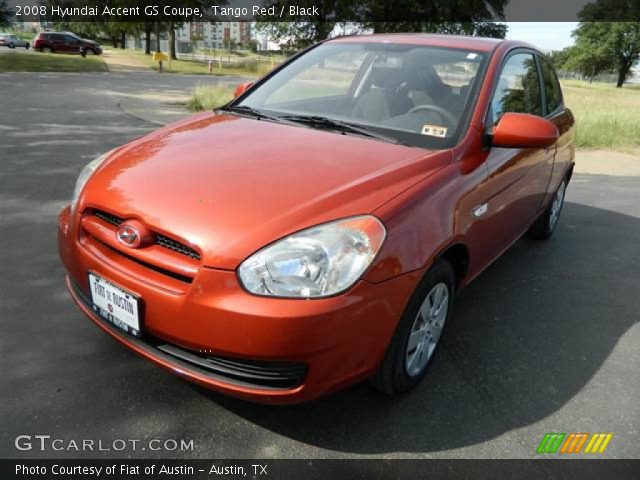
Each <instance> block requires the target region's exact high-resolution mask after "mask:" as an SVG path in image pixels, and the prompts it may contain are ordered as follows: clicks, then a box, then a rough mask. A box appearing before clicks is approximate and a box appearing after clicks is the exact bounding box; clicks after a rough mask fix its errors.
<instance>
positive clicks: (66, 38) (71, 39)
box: [64, 35, 78, 43]
mask: <svg viewBox="0 0 640 480" xmlns="http://www.w3.org/2000/svg"><path fill="white" fill-rule="evenodd" d="M64 41H65V42H67V43H76V42H77V41H78V39H77V38H76V37H72V36H71V35H65V36H64Z"/></svg>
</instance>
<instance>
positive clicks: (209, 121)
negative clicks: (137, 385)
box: [59, 34, 575, 403]
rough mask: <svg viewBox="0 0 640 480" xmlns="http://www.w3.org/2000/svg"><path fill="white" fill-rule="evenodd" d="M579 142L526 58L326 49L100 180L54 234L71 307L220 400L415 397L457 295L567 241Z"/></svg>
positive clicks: (95, 173) (413, 39) (142, 143)
mask: <svg viewBox="0 0 640 480" xmlns="http://www.w3.org/2000/svg"><path fill="white" fill-rule="evenodd" d="M574 137H575V128H574V118H573V115H572V114H571V112H570V110H569V109H567V108H566V107H565V105H564V102H563V97H562V91H561V89H560V85H559V83H558V79H557V78H556V75H555V73H554V70H553V67H552V66H551V64H550V63H549V61H548V60H547V59H546V58H545V57H544V55H542V54H541V53H540V52H539V51H538V50H536V49H535V48H534V47H532V46H530V45H527V44H523V43H519V42H513V41H504V40H494V39H482V38H471V37H469V38H467V37H452V36H438V35H420V34H416V35H371V36H354V37H344V38H338V39H332V40H329V41H325V42H323V43H320V44H318V45H315V46H313V47H311V48H309V49H307V50H306V51H304V52H302V53H301V54H299V55H297V56H295V57H293V58H292V59H290V60H289V61H287V62H286V63H285V64H283V65H282V66H280V67H278V68H277V69H275V70H274V71H272V72H271V73H269V74H268V75H266V76H265V77H263V78H261V79H260V80H258V81H256V82H255V83H254V84H244V85H241V86H239V87H238V88H237V89H236V98H235V99H234V100H233V101H231V102H230V103H229V104H227V105H225V106H224V107H222V108H220V109H218V110H216V111H213V112H208V113H204V114H200V115H197V116H195V117H191V118H188V119H186V120H183V121H181V122H178V123H175V124H173V125H169V126H167V127H165V128H162V129H160V130H158V131H156V132H153V133H151V134H149V135H146V136H144V137H142V138H139V139H137V140H134V141H133V142H131V143H129V144H127V145H124V146H122V147H119V148H116V149H115V150H112V151H111V152H108V153H106V154H104V155H102V156H101V157H99V158H97V159H96V160H94V161H93V162H91V163H89V164H88V165H87V166H86V167H85V168H84V170H82V172H81V173H80V176H79V178H78V181H77V184H76V187H75V192H74V194H73V200H72V202H71V205H70V206H68V207H67V208H65V209H64V210H63V211H62V213H61V214H60V218H59V250H60V255H61V257H62V260H63V262H64V264H65V266H66V268H67V270H68V277H67V286H68V288H69V291H70V293H71V296H72V298H73V299H74V301H75V302H76V303H77V304H78V305H79V307H80V308H81V309H82V310H83V311H84V313H85V314H86V315H87V316H88V317H89V318H90V319H91V320H92V321H93V322H95V323H96V324H97V325H98V326H99V327H100V328H101V329H103V330H104V331H105V332H107V333H109V334H110V335H111V336H113V337H114V338H115V339H117V340H118V341H120V342H121V343H123V344H124V345H126V346H127V347H129V348H131V349H132V350H134V351H135V352H137V353H139V354H140V355H142V356H143V357H146V358H147V359H149V360H151V361H153V362H155V363H157V364H158V365H160V366H162V367H164V368H166V369H168V370H170V371H172V372H173V373H175V374H177V375H179V376H181V377H182V378H185V379H187V380H189V381H192V382H195V383H197V384H199V385H202V386H204V387H207V388H211V389H213V390H217V391H219V392H223V393H226V394H229V395H233V396H236V397H240V398H243V399H247V400H253V401H259V402H267V403H292V402H301V401H306V400H310V399H314V398H316V397H319V396H321V395H324V394H327V393H329V392H332V391H335V390H337V389H340V388H343V387H345V386H347V385H350V384H353V383H354V382H358V381H361V380H364V379H371V380H372V384H373V385H374V386H375V387H377V388H378V389H380V390H382V391H383V392H386V393H388V394H394V393H398V392H404V391H406V390H409V389H410V388H412V387H413V386H415V385H416V384H417V383H418V382H419V381H420V380H421V379H422V378H423V377H424V375H425V373H426V371H427V367H428V365H429V363H430V361H431V360H432V358H433V355H434V351H435V350H436V347H437V345H438V342H439V340H440V338H441V334H442V331H443V327H444V326H445V324H446V322H447V320H448V319H449V317H450V316H451V311H452V304H453V298H454V294H455V293H456V292H457V291H459V290H460V289H461V288H463V287H464V286H465V285H466V284H467V283H469V282H470V281H471V280H472V279H473V278H475V277H476V276H477V275H478V274H479V273H480V272H482V270H483V269H485V268H486V267H487V266H488V265H489V264H490V263H491V262H492V261H494V260H495V259H496V258H497V257H498V256H499V255H500V254H501V253H502V252H503V251H505V250H506V249H507V248H509V246H510V245H511V244H512V243H514V242H515V241H516V240H517V239H518V238H519V237H520V236H521V235H522V234H523V233H525V232H529V234H530V235H531V236H533V237H535V238H539V239H544V238H547V237H549V235H551V234H552V232H553V231H554V229H555V227H556V225H557V222H558V218H559V215H560V211H561V209H562V205H563V200H564V194H565V189H566V187H567V184H568V182H569V180H570V178H571V173H572V169H573V165H574Z"/></svg>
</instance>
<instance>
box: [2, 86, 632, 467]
mask: <svg viewBox="0 0 640 480" xmlns="http://www.w3.org/2000/svg"><path fill="white" fill-rule="evenodd" d="M199 81H201V80H200V79H198V78H197V77H190V76H159V75H156V74H152V73H148V74H147V73H144V74H142V73H141V74H136V75H134V74H112V73H111V74H52V73H49V74H20V73H16V74H1V73H0V85H2V87H1V89H0V107H1V108H0V110H1V111H2V115H1V116H0V165H1V167H0V199H1V205H2V216H1V219H0V222H1V223H0V229H1V230H0V238H1V239H2V248H1V249H0V265H1V266H2V267H1V270H2V275H1V280H0V281H1V283H0V292H1V296H0V309H1V310H0V326H1V335H0V345H1V352H2V355H1V358H2V367H1V368H0V372H1V373H0V375H1V378H0V395H1V399H2V401H1V413H0V415H1V417H0V424H1V425H2V428H0V457H1V458H21V457H30V458H34V457H40V458H43V457H51V456H54V455H55V456H56V457H58V458H61V457H78V456H79V454H78V453H77V452H75V451H73V450H71V451H67V450H64V451H60V452H52V451H45V452H40V451H26V452H23V451H18V450H16V449H15V447H14V439H15V437H16V436H18V435H21V434H27V435H36V434H45V435H51V436H52V437H56V438H62V439H66V440H67V441H68V440H71V439H76V440H81V439H95V440H96V441H97V440H98V439H102V440H103V441H104V442H105V443H108V442H110V441H112V440H113V439H152V438H159V439H167V438H173V439H193V441H194V450H193V451H170V452H163V451H160V452H158V451H149V450H145V451H143V450H138V451H132V450H126V451H124V452H117V451H110V452H97V451H94V452H88V453H85V454H83V456H87V457H98V458H107V457H119V458H122V457H143V458H144V457H171V458H180V457H202V458H211V457H218V458H224V457H228V458H252V457H256V458H258V457H259V458H282V457H298V458H328V457H356V456H357V457H377V458H396V457H420V458H427V457H447V458H533V457H535V456H536V454H535V449H536V447H537V445H538V443H539V442H540V440H541V439H542V437H543V435H544V434H545V433H546V432H612V433H613V435H614V436H613V440H612V441H611V443H610V445H609V447H608V449H607V451H606V453H605V454H604V456H605V457H609V458H640V442H639V441H638V435H639V430H640V402H638V398H640V375H638V372H639V371H640V348H639V346H640V325H639V323H638V320H639V319H640V313H639V312H640V250H639V245H640V176H626V175H616V176H613V175H594V174H585V173H577V174H575V175H574V178H573V180H572V183H571V185H570V186H569V189H568V193H567V203H566V205H565V209H564V211H563V213H562V218H561V220H560V225H559V229H558V230H557V232H556V233H555V235H554V237H553V238H552V239H551V240H550V241H548V242H546V243H538V242H535V241H531V240H528V239H522V240H520V241H519V242H517V244H516V245H515V246H514V247H513V248H511V249H510V250H509V251H508V252H507V253H506V254H505V255H504V256H503V257H502V258H501V259H500V260H499V261H497V262H496V263H495V264H494V265H492V266H491V267H490V268H489V269H488V270H487V271H486V272H485V273H484V274H483V275H482V276H481V277H480V278H479V279H477V280H476V281H475V282H474V283H473V284H472V285H470V286H469V287H468V288H467V289H466V290H465V291H463V292H462V293H461V294H460V295H459V297H458V298H457V302H456V304H455V311H454V316H453V318H452V321H451V323H450V324H449V325H448V327H447V328H448V329H447V330H445V333H444V338H443V344H442V346H441V348H440V350H439V351H438V354H437V358H436V359H435V362H434V364H433V365H432V366H431V371H430V372H429V375H428V377H427V379H426V381H425V382H424V383H423V384H421V385H420V387H419V388H417V389H416V390H415V391H413V392H411V393H410V394H408V395H406V396H403V397H399V398H395V399H388V398H385V397H383V396H381V395H379V394H378V393H376V392H374V391H371V390H369V389H368V387H367V386H366V385H357V386H355V387H353V388H350V389H348V390H346V391H344V392H340V393H338V394H335V395H333V396H331V397H328V398H325V399H322V400H319V401H316V402H313V403H310V404H307V405H299V406H294V407H277V408H276V407H267V406H260V405H253V404H249V403H245V402H241V401H237V400H234V399H230V398H226V397H223V396H220V395H218V394H214V393H211V392H208V391H205V390H203V389H200V388H198V387H195V386H193V385H190V384H188V383H186V382H184V381H182V380H180V379H178V378H177V377H175V376H172V375H170V374H168V373H166V372H164V371H162V370H160V369H159V368H157V367H155V366H153V365H151V364H150V363H148V362H146V361H144V360H142V359H140V358H139V357H137V356H136V355H135V354H133V353H131V352H129V351H127V350H126V349H125V348H123V347H121V346H120V345H119V344H117V343H116V342H115V341H113V340H112V339H110V338H109V337H107V336H106V335H105V334H103V333H102V332H101V331H100V330H99V329H98V328H96V327H95V326H94V325H93V324H92V323H91V322H89V321H88V320H87V319H85V318H84V316H83V315H82V314H81V313H80V312H79V311H78V310H77V309H76V307H75V306H74V305H73V304H72V302H71V300H70V299H69V297H68V295H67V292H66V290H65V288H64V284H63V277H64V271H63V268H62V266H61V264H60V262H59V260H58V255H57V250H56V217H57V214H58V212H59V211H60V209H61V208H62V206H63V205H65V204H66V203H67V202H68V200H69V197H70V195H71V192H72V189H73V185H74V182H75V178H76V176H77V174H78V173H79V171H80V169H81V168H82V166H83V165H84V164H86V163H87V162H88V161H90V160H91V159H93V158H95V157H96V156H98V155H99V154H101V153H103V152H105V151H107V150H109V149H111V148H113V147H115V146H117V145H120V144H122V143H124V142H127V141H128V140H131V139H133V138H136V137H138V136H140V135H143V134H144V133H146V132H148V131H151V130H152V129H154V128H157V125H154V124H152V123H148V122H145V121H143V120H141V119H139V118H136V117H134V116H131V115H129V114H127V113H126V112H123V111H122V109H120V108H119V107H118V104H119V102H120V100H121V99H123V98H128V97H132V96H133V97H135V96H136V95H139V94H142V93H145V92H149V91H160V90H162V89H186V88H190V87H192V86H194V85H195V84H196V83H197V82H199ZM603 161H606V159H603Z"/></svg>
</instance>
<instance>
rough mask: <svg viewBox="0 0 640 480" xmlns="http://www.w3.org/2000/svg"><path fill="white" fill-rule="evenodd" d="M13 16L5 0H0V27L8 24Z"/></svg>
mask: <svg viewBox="0 0 640 480" xmlns="http://www.w3.org/2000/svg"><path fill="white" fill-rule="evenodd" d="M12 17H13V10H11V7H9V5H7V1H6V0H0V27H7V26H9V21H10V20H11V18H12Z"/></svg>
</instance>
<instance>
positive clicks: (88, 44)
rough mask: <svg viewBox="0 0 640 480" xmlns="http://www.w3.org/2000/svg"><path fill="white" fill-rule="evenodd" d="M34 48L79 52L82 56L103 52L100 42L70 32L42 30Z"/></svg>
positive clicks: (50, 51) (52, 51)
mask: <svg viewBox="0 0 640 480" xmlns="http://www.w3.org/2000/svg"><path fill="white" fill-rule="evenodd" d="M33 48H34V49H35V50H39V51H41V52H45V53H79V54H80V55H82V56H84V55H87V54H88V55H100V54H101V53H102V48H100V45H98V43H96V42H94V41H93V40H86V39H84V38H80V37H78V36H77V35H75V34H73V33H69V32H40V33H39V34H38V35H37V36H36V38H35V39H34V40H33Z"/></svg>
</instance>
